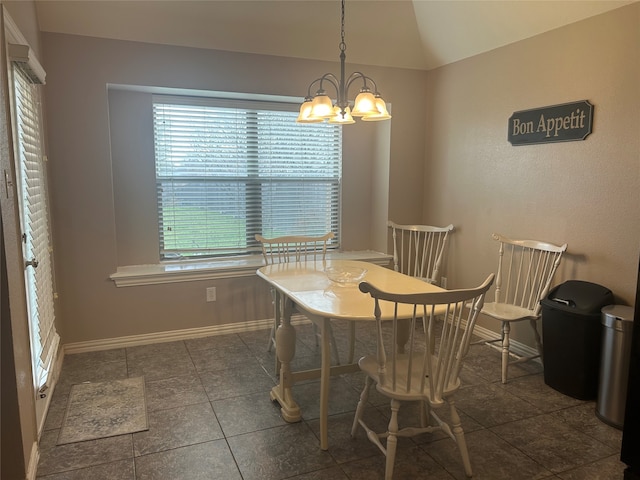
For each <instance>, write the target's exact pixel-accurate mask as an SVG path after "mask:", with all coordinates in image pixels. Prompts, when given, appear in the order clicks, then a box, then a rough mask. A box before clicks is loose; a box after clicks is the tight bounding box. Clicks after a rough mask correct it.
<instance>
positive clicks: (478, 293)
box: [351, 274, 494, 480]
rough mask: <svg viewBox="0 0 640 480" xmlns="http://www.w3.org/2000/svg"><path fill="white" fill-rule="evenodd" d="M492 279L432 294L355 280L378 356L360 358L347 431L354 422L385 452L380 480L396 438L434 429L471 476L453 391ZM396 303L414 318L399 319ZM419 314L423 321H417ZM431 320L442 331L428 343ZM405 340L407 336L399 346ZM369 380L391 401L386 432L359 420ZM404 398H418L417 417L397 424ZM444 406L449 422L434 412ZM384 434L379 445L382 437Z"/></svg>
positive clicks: (389, 466) (389, 467) (390, 465)
mask: <svg viewBox="0 0 640 480" xmlns="http://www.w3.org/2000/svg"><path fill="white" fill-rule="evenodd" d="M493 278H494V275H493V274H491V275H489V276H488V277H487V279H486V280H485V281H484V283H483V284H482V285H480V286H479V287H477V288H471V289H465V290H448V291H440V292H431V293H406V294H397V293H389V292H385V291H382V290H380V289H378V288H376V287H375V286H373V285H371V284H369V283H367V282H363V283H361V284H360V290H361V291H362V292H364V293H368V294H370V295H371V296H372V297H373V298H374V299H375V304H374V314H375V317H376V326H377V338H378V341H377V344H378V346H377V355H368V356H365V357H362V358H361V359H360V361H359V362H358V364H359V365H360V369H361V370H363V371H364V372H365V373H366V375H367V377H366V380H365V385H364V389H363V390H362V393H361V395H360V401H359V402H358V407H357V409H356V414H355V418H354V420H353V426H352V427H351V435H352V436H355V434H356V432H357V429H358V426H359V425H360V426H362V427H363V428H364V430H365V431H366V433H367V437H368V438H369V440H370V441H371V442H373V443H374V444H375V445H377V446H378V448H379V449H380V450H381V451H382V453H383V454H385V456H386V468H385V477H384V478H385V480H391V479H392V478H393V469H394V463H395V456H396V449H397V444H398V437H410V436H414V435H419V434H422V433H430V432H434V431H438V430H439V431H442V432H444V433H445V434H447V435H448V436H449V437H450V438H451V439H452V440H454V442H455V443H456V444H457V446H458V450H459V452H460V456H461V457H462V464H463V467H464V471H465V473H466V475H467V476H469V477H470V476H471V474H472V471H471V461H470V459H469V453H468V451H467V446H466V441H465V438H464V431H463V429H462V426H461V424H460V416H459V415H458V412H457V410H456V407H455V404H454V401H453V395H454V394H455V392H456V391H457V390H458V388H459V387H460V370H461V369H462V365H463V362H464V358H465V356H466V354H467V352H468V349H469V344H470V340H471V336H472V334H473V328H474V326H475V323H476V319H477V317H478V314H479V313H480V310H481V309H482V304H483V302H484V297H485V294H486V292H487V290H488V289H489V287H490V286H491V284H492V283H493ZM399 304H410V305H413V318H411V319H410V320H407V319H404V320H402V319H398V318H397V312H398V305H399ZM420 318H423V319H426V321H425V322H420V321H419V319H420ZM409 323H410V325H408V324H409ZM436 323H438V324H440V323H441V324H442V327H441V333H440V335H439V338H438V339H436V341H433V342H432V341H431V339H432V338H435V335H436V331H437V330H439V328H438V327H439V326H440V325H438V327H436ZM407 327H409V328H410V329H409V331H408V332H407V330H406V328H407ZM403 329H404V330H403ZM403 331H404V332H405V334H404V336H403V335H402V333H401V332H403ZM398 338H402V339H403V340H400V341H398ZM404 339H408V340H407V342H406V343H404V344H403V341H404ZM432 345H435V346H432ZM372 383H375V385H376V390H377V391H378V392H380V393H381V394H382V395H384V396H386V397H388V398H389V399H390V400H391V419H390V421H389V425H388V427H387V431H386V432H382V433H376V432H374V431H373V430H372V429H371V428H369V426H368V425H367V424H366V423H365V421H364V420H363V413H364V409H365V406H366V404H367V400H368V396H369V389H370V387H371V384H372ZM403 401H419V402H420V415H419V417H420V418H419V419H416V424H415V426H407V427H404V428H399V427H398V411H399V409H400V406H401V402H403ZM445 405H448V406H449V413H450V424H449V423H447V422H446V421H445V420H443V419H441V418H440V416H438V414H437V413H436V412H435V410H438V409H440V408H441V407H443V406H445ZM432 419H433V420H432ZM385 438H386V444H383V442H382V441H381V440H382V439H385Z"/></svg>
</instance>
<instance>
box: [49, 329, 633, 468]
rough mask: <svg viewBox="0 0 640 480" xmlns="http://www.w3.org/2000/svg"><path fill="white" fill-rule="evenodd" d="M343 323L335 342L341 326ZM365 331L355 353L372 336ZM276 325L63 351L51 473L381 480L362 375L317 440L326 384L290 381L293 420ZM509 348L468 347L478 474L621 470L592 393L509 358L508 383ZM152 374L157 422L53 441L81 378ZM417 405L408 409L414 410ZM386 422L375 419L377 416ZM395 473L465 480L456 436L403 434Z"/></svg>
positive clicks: (466, 407)
mask: <svg viewBox="0 0 640 480" xmlns="http://www.w3.org/2000/svg"><path fill="white" fill-rule="evenodd" d="M341 328H344V326H342V325H340V324H337V325H336V326H335V327H334V330H335V331H336V336H337V338H342V335H341V331H340V329H341ZM360 328H361V327H358V329H359V330H358V343H357V353H362V352H363V351H365V350H368V349H370V348H371V347H372V345H374V344H373V343H372V339H371V337H370V335H369V334H368V332H366V331H363V330H361V329H360ZM266 345H267V331H265V330H262V331H253V332H247V333H240V334H230V335H224V336H215V337H206V338H198V339H193V340H185V341H178V342H171V343H162V344H154V345H145V346H138V347H131V348H123V349H115V350H108V351H101V352H92V353H81V354H75V355H67V356H66V357H65V359H64V363H63V367H62V373H61V376H60V380H59V383H58V385H57V387H56V389H55V392H54V397H53V399H52V403H51V408H50V410H49V414H48V417H47V419H46V424H45V431H44V433H43V436H42V439H41V443H40V461H39V465H38V471H37V475H38V477H37V478H38V479H41V480H45V479H46V480H86V479H89V480H107V479H109V480H134V479H139V480H142V479H145V480H147V479H153V480H165V479H166V480H200V479H217V480H235V479H242V480H277V479H296V480H322V479H329V480H343V479H352V480H355V479H366V480H375V479H382V478H384V475H383V472H384V456H383V455H382V454H381V453H380V452H379V451H378V450H377V448H376V447H375V446H373V444H371V443H370V442H369V441H368V440H367V439H366V437H365V436H364V435H363V433H362V430H359V432H358V435H357V437H356V438H355V439H352V438H351V437H350V434H349V432H350V427H351V422H352V420H353V413H354V409H355V407H356V403H357V399H358V395H359V391H360V388H361V386H362V383H363V377H362V374H360V373H353V374H349V375H343V376H340V377H334V378H333V379H332V384H331V399H330V412H329V413H330V417H329V429H330V439H329V442H330V448H329V451H327V452H323V451H321V450H320V448H319V442H318V435H319V424H318V420H317V418H318V413H319V403H318V398H317V397H318V392H319V382H318V381H308V382H305V383H301V384H298V385H296V386H295V387H294V395H295V396H296V400H297V401H298V403H299V405H300V407H301V409H302V411H303V420H302V422H300V423H296V424H287V423H285V422H284V421H283V420H282V418H281V417H280V414H279V407H278V405H277V404H274V403H272V402H271V401H270V400H269V390H270V388H271V387H272V386H273V385H274V384H275V381H276V379H275V378H274V376H273V371H274V366H273V363H274V354H273V353H267V352H266ZM318 361H319V355H318V350H317V349H316V347H315V338H314V336H313V334H312V329H311V327H310V326H309V325H303V326H299V327H298V339H297V344H296V365H297V367H302V368H304V366H306V365H311V364H313V363H317V362H318ZM499 365H500V360H499V354H498V352H497V351H495V350H494V349H492V348H490V347H487V346H485V345H474V346H472V347H471V351H470V354H469V356H468V357H467V362H466V365H465V368H464V372H463V380H464V387H463V388H462V389H461V390H460V391H459V392H458V394H457V405H458V407H459V410H460V412H461V415H462V420H463V427H464V428H465V432H466V438H467V442H468V446H469V452H470V455H471V462H472V466H473V469H474V478H475V479H478V480H484V479H486V480H502V479H504V480H526V479H564V480H582V479H584V480H587V479H588V480H605V479H616V480H617V479H621V478H622V476H623V470H624V468H625V465H624V464H623V463H621V462H620V461H619V451H620V442H621V439H622V433H621V432H620V431H619V430H616V429H615V428H612V427H609V426H608V425H606V424H604V423H603V422H601V421H600V420H598V418H597V417H596V416H595V414H594V410H595V404H594V402H585V401H580V400H576V399H573V398H570V397H567V396H565V395H562V394H561V393H559V392H557V391H555V390H553V389H551V388H549V387H548V386H546V385H545V383H544V378H543V375H542V370H541V367H539V366H538V365H536V364H531V363H529V364H524V365H522V366H516V367H512V368H511V371H510V376H511V377H512V379H511V380H510V381H509V383H508V384H506V385H502V384H501V383H500V381H499V377H500V367H499ZM140 375H144V377H145V381H146V394H147V409H148V417H149V430H148V431H146V432H140V433H134V434H129V435H121V436H118V437H112V438H104V439H99V440H93V441H86V442H80V443H74V444H68V445H61V446H56V439H57V435H58V431H59V429H60V426H61V424H62V420H63V415H64V411H65V408H66V401H67V397H68V394H69V391H70V388H71V386H72V385H73V384H75V383H79V382H85V381H106V380H112V379H120V378H126V377H132V376H140ZM370 403H371V405H370V407H369V408H368V411H367V412H366V415H367V418H368V419H369V422H370V423H371V422H373V423H376V422H377V423H378V424H379V425H382V426H384V425H386V421H387V417H388V415H389V409H388V404H387V402H386V400H385V399H384V398H383V397H381V396H379V395H378V396H376V395H372V396H371V399H370ZM410 411H411V407H406V408H404V409H401V410H400V412H401V414H402V413H405V414H406V413H407V412H410ZM376 417H377V418H376ZM398 455H399V456H398V458H397V461H396V475H395V478H396V479H399V480H400V479H403V480H404V479H410V480H414V479H416V480H417V479H427V478H428V479H431V480H444V479H449V480H451V479H463V478H465V476H464V473H463V470H462V467H461V464H460V462H459V460H458V453H457V450H456V448H455V444H454V443H453V442H452V441H451V440H450V439H448V438H446V437H444V436H442V435H440V434H434V435H429V434H425V435H422V436H420V437H415V438H413V439H401V444H400V447H399V454H398Z"/></svg>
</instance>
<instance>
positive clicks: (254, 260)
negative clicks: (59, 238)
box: [109, 250, 393, 287]
mask: <svg viewBox="0 0 640 480" xmlns="http://www.w3.org/2000/svg"><path fill="white" fill-rule="evenodd" d="M327 259H341V260H360V261H362V262H371V263H375V264H377V265H382V266H388V265H389V263H390V262H391V260H392V259H393V257H392V256H391V255H388V254H386V253H380V252H374V251H372V250H363V251H353V252H328V253H327ZM263 265H264V260H263V258H262V255H252V256H249V257H236V258H230V259H224V260H223V259H220V260H210V261H207V262H180V263H164V264H158V265H127V266H124V267H118V270H117V272H115V273H112V274H111V275H110V276H109V278H110V279H111V280H113V281H114V283H115V284H116V287H134V286H138V285H157V284H162V283H177V282H192V281H196V280H211V279H218V278H237V277H250V276H253V275H255V274H256V270H257V269H258V268H260V267H261V266H263Z"/></svg>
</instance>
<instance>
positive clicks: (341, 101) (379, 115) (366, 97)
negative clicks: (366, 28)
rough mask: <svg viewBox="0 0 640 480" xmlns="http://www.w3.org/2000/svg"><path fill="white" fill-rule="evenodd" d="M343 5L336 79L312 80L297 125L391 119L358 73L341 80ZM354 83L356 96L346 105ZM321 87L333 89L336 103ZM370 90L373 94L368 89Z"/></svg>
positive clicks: (326, 76)
mask: <svg viewBox="0 0 640 480" xmlns="http://www.w3.org/2000/svg"><path fill="white" fill-rule="evenodd" d="M344 2H345V0H342V23H341V28H340V35H341V41H340V78H337V77H336V76H335V75H334V74H333V73H325V74H324V75H323V76H321V77H320V78H316V79H315V80H314V81H313V82H311V84H310V85H309V88H308V89H307V96H306V97H305V99H304V102H303V103H302V105H301V106H300V115H298V118H297V119H296V122H298V123H320V122H324V121H325V120H327V121H328V122H329V123H339V124H343V125H345V124H350V123H355V120H354V119H353V117H362V120H363V121H365V122H376V121H379V120H388V119H390V118H391V115H389V112H388V111H387V106H386V104H385V101H384V100H383V99H382V97H381V96H380V93H378V87H377V86H376V82H374V81H373V79H372V78H370V77H367V76H366V75H364V74H363V73H361V72H353V73H352V74H351V75H349V78H347V79H346V80H345V75H344V62H345V59H346V57H347V55H346V53H345V51H346V49H347V45H346V43H345V42H344ZM355 81H362V86H361V87H360V92H359V93H358V96H356V99H355V100H354V102H353V104H352V105H353V108H351V102H350V101H349V99H348V97H347V94H348V92H349V87H350V86H351V84H352V83H353V82H355ZM325 83H328V84H330V85H332V86H333V88H335V91H336V94H337V100H336V103H335V104H334V103H333V102H332V100H331V98H329V96H328V95H327V92H326V91H325V89H324V85H325ZM314 85H317V88H318V89H317V90H316V92H315V94H314V95H313V96H312V95H311V91H312V88H314ZM371 87H373V90H372V89H371Z"/></svg>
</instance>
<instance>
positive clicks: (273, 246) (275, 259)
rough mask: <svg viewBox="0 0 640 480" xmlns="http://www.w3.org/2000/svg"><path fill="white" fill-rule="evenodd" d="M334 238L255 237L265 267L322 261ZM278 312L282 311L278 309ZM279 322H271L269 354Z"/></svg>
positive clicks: (331, 235)
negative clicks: (259, 246) (260, 248)
mask: <svg viewBox="0 0 640 480" xmlns="http://www.w3.org/2000/svg"><path fill="white" fill-rule="evenodd" d="M334 237H335V235H334V233H333V232H329V233H326V234H324V235H322V236H305V235H287V236H282V237H274V238H265V237H263V236H262V235H256V236H255V238H256V240H257V241H258V242H259V243H260V245H261V247H262V256H263V257H264V261H265V263H266V264H267V265H270V264H274V263H289V262H302V261H316V260H324V259H325V258H326V254H327V245H328V243H329V241H330V240H331V239H332V238H334ZM272 293H273V292H272ZM279 311H282V310H281V309H280V310H279ZM279 321H280V319H279V318H277V315H276V316H275V317H274V320H273V325H272V326H271V332H270V333H269V345H268V347H267V351H269V352H270V351H271V349H272V348H273V347H275V345H276V330H277V329H278V325H279ZM313 329H314V333H315V335H316V345H317V344H318V340H317V338H318V331H317V328H316V326H315V325H314V326H313ZM330 335H331V340H330V342H331V349H332V352H333V356H334V360H335V362H336V363H338V364H339V363H340V356H339V354H338V347H337V345H336V342H335V339H334V336H333V331H332V330H331V331H330ZM275 366H276V373H277V372H279V371H280V364H279V362H278V358H277V357H276V364H275Z"/></svg>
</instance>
